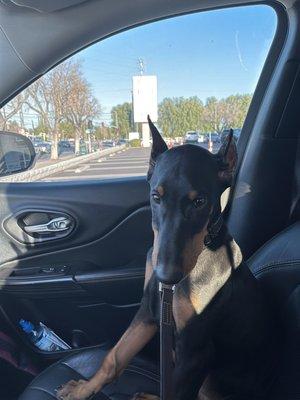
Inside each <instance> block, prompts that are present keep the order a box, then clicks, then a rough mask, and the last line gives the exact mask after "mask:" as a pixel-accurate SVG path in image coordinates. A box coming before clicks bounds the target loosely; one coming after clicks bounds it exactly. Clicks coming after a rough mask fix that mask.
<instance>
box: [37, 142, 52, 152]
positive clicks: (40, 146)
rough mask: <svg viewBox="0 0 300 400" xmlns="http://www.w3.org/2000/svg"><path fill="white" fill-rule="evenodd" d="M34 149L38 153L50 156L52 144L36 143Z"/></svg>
mask: <svg viewBox="0 0 300 400" xmlns="http://www.w3.org/2000/svg"><path fill="white" fill-rule="evenodd" d="M33 145H34V148H35V149H36V152H37V153H42V154H50V153H51V142H42V141H41V142H35V143H34V144H33Z"/></svg>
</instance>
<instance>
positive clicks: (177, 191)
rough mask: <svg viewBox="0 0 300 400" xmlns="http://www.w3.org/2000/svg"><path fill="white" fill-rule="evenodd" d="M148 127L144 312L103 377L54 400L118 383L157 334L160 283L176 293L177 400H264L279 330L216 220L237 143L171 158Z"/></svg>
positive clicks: (77, 399) (74, 399)
mask: <svg viewBox="0 0 300 400" xmlns="http://www.w3.org/2000/svg"><path fill="white" fill-rule="evenodd" d="M149 124H150V129H151V133H152V138H153V145H152V151H151V158H150V165H149V171H148V181H149V183H150V190H151V191H150V203H151V209H152V226H153V231H154V243H153V248H152V249H151V250H150V251H149V253H148V258H147V265H146V274H145V284H144V295H143V298H142V302H141V306H140V309H139V311H138V312H137V314H136V316H135V318H134V320H133V321H132V323H131V325H130V326H129V328H128V329H127V331H126V332H125V333H124V335H123V336H122V337H121V339H120V340H119V342H118V343H117V344H116V345H115V347H114V348H113V349H112V350H111V351H110V352H109V353H108V354H107V356H106V358H105V360H104V362H103V364H102V366H101V368H100V369H99V371H98V372H97V373H96V374H95V375H94V376H93V377H92V378H91V379H90V380H89V381H83V380H81V381H78V382H75V381H71V382H68V383H67V384H65V385H64V386H63V387H62V388H60V389H59V390H58V394H57V397H58V398H59V399H63V400H83V399H87V398H88V397H89V396H91V395H92V394H93V393H96V392H98V391H100V390H101V388H102V387H103V386H104V385H106V384H107V383H109V382H111V381H113V380H115V379H116V378H117V377H118V376H119V375H120V374H121V373H122V371H123V370H124V368H125V367H126V366H127V365H128V363H129V362H130V360H131V359H132V358H133V357H134V356H135V355H136V354H137V353H138V352H139V351H140V350H141V349H142V348H143V347H144V346H145V345H146V344H147V343H148V342H149V341H150V340H151V338H152V337H153V336H154V335H155V333H156V332H157V331H158V329H159V290H158V283H159V281H160V282H163V283H166V284H174V283H177V285H176V289H175V293H174V302H173V315H174V321H175V326H176V335H175V338H176V344H175V371H174V385H175V386H176V387H175V389H174V393H175V394H174V400H175V399H176V400H193V399H197V398H198V399H213V400H216V399H226V400H227V399H230V400H262V399H265V398H266V393H267V391H268V389H269V387H270V385H271V383H272V379H273V377H274V374H275V370H276V368H275V366H276V360H275V357H274V353H273V345H274V340H275V335H274V332H275V331H276V327H275V326H274V323H273V320H272V318H271V317H270V313H269V312H268V309H267V307H266V305H265V302H264V299H263V296H262V293H261V291H260V287H259V284H258V282H257V281H256V279H255V278H254V277H253V275H252V274H251V272H250V270H249V269H248V267H247V265H246V264H245V263H244V262H243V258H242V254H241V251H240V248H239V247H238V245H237V244H236V243H235V241H234V240H233V239H232V237H231V236H230V235H229V233H228V231H227V228H226V226H225V224H224V222H223V219H222V213H221V204H220V198H221V194H222V193H223V191H224V190H225V189H226V188H227V187H229V186H230V185H231V182H232V178H233V174H234V171H235V167H236V162H237V152H236V145H235V142H234V139H233V138H232V135H231V136H229V137H228V139H227V141H226V143H225V144H223V145H222V147H221V148H220V150H219V152H218V153H217V154H211V153H210V152H208V151H207V150H205V149H204V148H201V147H200V146H195V145H189V144H186V145H183V146H180V147H176V148H172V149H169V150H168V148H167V145H166V143H165V142H164V140H163V139H162V137H161V135H160V134H159V132H158V130H157V129H156V127H155V126H154V124H153V123H152V122H151V121H150V120H149ZM133 398H134V399H136V400H138V399H149V400H151V399H157V397H155V396H153V395H151V394H143V393H141V394H133Z"/></svg>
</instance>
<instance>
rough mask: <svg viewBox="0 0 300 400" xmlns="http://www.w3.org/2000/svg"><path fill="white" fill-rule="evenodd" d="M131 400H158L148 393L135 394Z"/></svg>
mask: <svg viewBox="0 0 300 400" xmlns="http://www.w3.org/2000/svg"><path fill="white" fill-rule="evenodd" d="M132 400H159V397H157V396H154V395H153V394H148V393H136V394H135V395H134V396H133V398H132Z"/></svg>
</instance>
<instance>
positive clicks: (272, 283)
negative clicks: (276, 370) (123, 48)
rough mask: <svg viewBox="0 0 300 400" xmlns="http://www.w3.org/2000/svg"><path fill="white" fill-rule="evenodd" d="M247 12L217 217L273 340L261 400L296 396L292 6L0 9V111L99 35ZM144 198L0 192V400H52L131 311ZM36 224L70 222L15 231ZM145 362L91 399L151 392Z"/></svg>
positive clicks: (298, 63) (297, 162)
mask: <svg viewBox="0 0 300 400" xmlns="http://www.w3.org/2000/svg"><path fill="white" fill-rule="evenodd" d="M252 3H253V4H260V3H261V4H265V5H268V6H269V7H272V8H273V10H274V12H275V13H276V16H277V28H276V32H275V37H274V40H273V42H272V45H271V48H270V51H269V53H268V56H267V59H266V61H265V63H264V66H263V69H262V72H261V74H260V77H259V81H258V84H257V86H256V90H255V92H254V95H253V99H252V102H251V105H250V108H249V111H248V114H247V117H246V120H245V123H244V125H243V129H242V132H241V134H240V138H239V141H238V153H239V165H238V170H237V172H236V177H235V182H234V186H233V189H232V191H231V194H230V196H229V207H228V209H227V214H226V220H227V224H228V226H229V229H230V232H231V233H232V235H233V237H234V238H235V240H236V241H237V243H238V244H239V245H240V247H241V249H242V252H243V255H244V258H245V259H246V260H247V262H248V264H249V266H250V268H251V270H252V272H253V274H254V275H255V277H256V278H257V279H258V280H259V281H260V282H261V284H262V286H263V289H264V291H265V292H266V293H267V295H268V299H269V301H270V304H271V305H272V307H274V310H276V313H277V314H278V316H279V317H280V321H281V323H282V327H283V330H284V343H283V348H284V351H283V359H282V363H281V372H280V377H279V379H278V382H276V385H275V387H274V393H273V395H272V399H281V400H283V399H285V400H296V399H300V366H299V357H300V341H299V333H300V325H299V317H300V291H299V284H300V221H299V218H300V199H299V194H300V136H299V132H300V113H299V104H300V1H297V0H280V1H271V0H270V1H263V2H260V1H257V0H255V1H252V0H247V1H246V0H214V1H213V2H212V1H207V0H185V1H180V0H172V1H171V0H165V1H160V0H143V1H136V0H122V1H116V0H113V1H112V0H52V1H50V0H0V27H1V30H0V74H1V84H0V103H1V106H4V105H5V104H6V103H7V102H8V101H9V100H11V99H13V98H14V97H15V96H16V95H17V94H18V93H19V92H21V91H22V90H23V89H24V88H25V87H27V86H28V85H29V84H31V83H32V82H34V81H35V80H36V79H37V78H39V77H40V76H42V75H43V74H44V73H46V72H47V71H49V70H51V69H52V68H53V67H54V66H56V65H58V64H59V63H61V62H62V61H64V60H65V59H67V58H68V57H70V56H71V55H73V54H75V53H77V52H78V51H79V50H81V49H83V48H86V47H87V46H89V45H91V44H93V43H96V42H98V41H101V40H105V39H106V38H109V37H111V36H112V35H118V34H120V33H121V32H123V31H126V30H129V29H132V28H133V27H136V26H139V25H143V24H147V23H150V22H153V21H158V20H163V19H166V18H172V17H175V16H178V15H185V14H190V13H196V12H204V11H208V10H212V9H214V10H216V9H219V10H220V11H222V10H223V9H226V8H228V7H240V6H246V5H249V6H250V5H251V4H252ZM120 62H122V61H121V60H120ZM297 110H298V111H297ZM298 113H299V114H298ZM148 197H149V189H148V183H147V181H146V178H145V177H144V176H140V177H131V178H123V179H116V180H113V179H112V180H104V181H102V180H90V181H79V180H78V181H68V182H25V183H5V182H1V183H0V222H1V224H0V245H1V247H0V248H1V251H0V288H1V289H0V345H1V342H3V343H5V345H3V346H0V347H1V348H3V349H2V350H1V351H0V375H1V377H2V382H4V383H3V384H2V388H1V395H0V397H1V399H3V400H15V399H20V400H35V399H40V400H44V399H45V400H46V399H55V398H56V394H55V389H57V387H59V386H60V385H62V384H63V383H65V382H67V381H68V380H70V379H76V380H77V379H86V378H89V377H91V376H92V375H93V374H94V373H95V371H96V370H97V368H98V367H99V365H100V364H101V360H102V359H103V357H104V356H105V354H106V352H107V350H108V349H109V348H111V347H112V345H113V344H114V343H115V342H116V341H117V339H118V338H119V337H120V335H121V334H122V332H124V330H125V329H126V327H127V326H128V324H129V323H130V321H131V319H132V318H133V316H134V314H135V312H136V311H137V309H138V307H139V303H140V299H141V296H142V290H143V281H144V271H145V260H146V254H147V251H148V249H149V248H150V247H151V245H152V240H153V236H152V228H151V211H150V206H149V199H148ZM45 216H47V217H49V218H58V217H67V218H69V220H70V225H69V229H68V230H67V231H64V233H63V234H62V233H58V234H55V235H52V236H51V235H50V236H49V237H47V238H46V239H45V240H44V239H43V240H41V238H40V237H39V236H38V235H37V236H35V237H32V236H30V235H28V234H26V233H24V229H23V228H24V226H25V227H26V225H32V224H40V223H41V222H42V221H43V220H44V218H45ZM20 318H24V319H28V320H30V321H33V322H35V323H37V322H39V321H42V322H43V323H45V324H46V325H47V326H50V327H51V329H53V331H55V332H56V334H58V335H59V337H61V338H62V339H63V340H65V341H66V342H67V343H69V344H71V348H69V349H66V350H61V351H54V352H49V351H43V350H40V349H38V348H36V347H35V346H34V345H33V344H32V343H30V341H28V339H27V337H26V335H24V332H22V331H21V330H20V328H19V325H18V321H19V320H20ZM245 318H246V316H245ZM7 338H9V339H7ZM12 352H14V353H15V354H17V356H16V358H15V359H14V360H13V361H12V360H11V359H9V357H8V355H7V354H8V353H9V354H11V353H12ZM158 359H159V341H158V338H155V340H153V341H152V342H151V343H150V345H148V346H147V347H146V348H145V349H144V350H143V351H142V352H141V354H139V356H138V357H136V358H135V360H134V361H133V362H132V363H131V364H130V365H129V366H128V368H127V369H126V370H125V372H124V374H123V375H122V376H121V377H120V379H119V380H118V381H117V382H114V383H112V384H110V385H108V386H107V387H105V388H104V390H103V393H102V394H98V395H96V396H95V397H94V398H95V399H98V398H99V399H102V398H103V399H105V398H108V399H113V400H121V399H130V398H131V396H132V394H133V393H135V392H137V391H139V390H142V391H145V392H150V393H151V391H152V388H153V386H155V385H157V383H158V382H159V374H158V370H159V368H158ZM103 396H104V397H103Z"/></svg>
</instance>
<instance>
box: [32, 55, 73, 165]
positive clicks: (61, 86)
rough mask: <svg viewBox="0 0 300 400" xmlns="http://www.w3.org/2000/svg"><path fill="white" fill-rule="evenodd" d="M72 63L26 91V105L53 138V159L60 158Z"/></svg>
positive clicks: (57, 68) (65, 64) (53, 71)
mask: <svg viewBox="0 0 300 400" xmlns="http://www.w3.org/2000/svg"><path fill="white" fill-rule="evenodd" d="M70 65H71V62H70V61H68V62H65V63H63V64H60V65H59V66H57V67H56V68H54V69H53V70H52V71H50V72H48V73H47V74H46V75H44V76H42V77H41V78H40V79H38V80H37V81H36V82H34V83H33V84H32V85H31V86H29V87H28V89H27V90H26V92H27V101H26V104H27V105H28V107H29V108H30V109H32V110H33V111H34V112H35V113H37V114H38V115H39V117H40V121H41V124H43V125H44V126H45V127H46V129H47V131H48V133H49V135H50V137H51V142H52V145H51V158H52V159H57V158H58V134H59V124H60V123H61V122H62V121H63V120H64V118H65V116H64V109H65V104H64V102H65V101H66V99H67V98H68V92H67V88H68V79H69V77H70V75H69V71H70Z"/></svg>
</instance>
